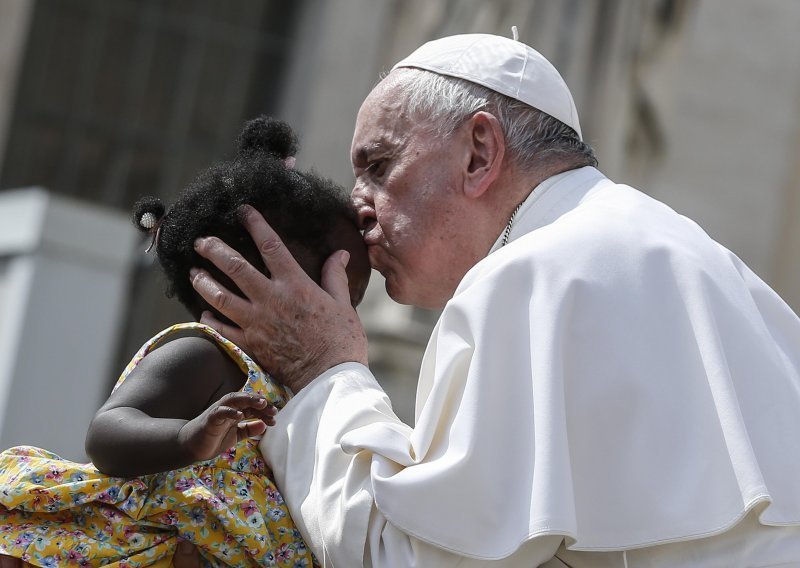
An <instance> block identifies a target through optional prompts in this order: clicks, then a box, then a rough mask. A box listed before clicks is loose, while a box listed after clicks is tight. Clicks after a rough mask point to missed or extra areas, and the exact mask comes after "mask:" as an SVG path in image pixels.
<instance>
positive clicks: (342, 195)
mask: <svg viewBox="0 0 800 568" xmlns="http://www.w3.org/2000/svg"><path fill="white" fill-rule="evenodd" d="M237 145H238V153H237V156H236V157H235V158H234V159H232V160H228V161H222V162H219V163H216V164H214V165H212V166H211V167H210V168H208V169H207V170H205V171H203V172H201V173H200V174H199V175H198V176H197V178H195V180H194V181H192V182H191V183H190V184H189V185H188V186H187V187H186V189H185V190H184V191H183V192H182V193H181V194H180V195H179V196H178V198H177V199H176V201H175V203H173V204H172V206H170V207H169V209H167V208H165V207H164V205H163V203H162V202H161V200H159V199H158V198H156V197H152V196H146V197H142V198H141V199H140V200H139V201H137V202H136V204H135V205H134V207H133V223H134V225H135V226H136V227H137V228H139V229H140V230H142V231H145V232H149V233H150V234H152V235H153V238H154V243H153V244H154V248H155V251H156V255H157V257H158V260H159V263H160V264H161V267H162V268H163V270H164V273H165V276H166V278H167V290H166V293H167V296H170V297H172V296H175V297H177V298H178V300H179V301H180V302H181V303H183V305H184V306H186V308H187V309H188V310H189V311H190V312H191V313H192V315H193V316H194V317H195V318H199V316H200V313H201V312H202V311H203V310H205V309H211V308H210V307H209V306H208V304H207V303H206V302H205V301H204V300H203V299H202V298H201V297H200V296H199V295H198V294H197V293H196V292H195V291H194V289H193V288H192V286H191V283H190V281H189V269H190V268H192V267H197V268H204V269H206V270H208V271H209V272H210V273H211V274H212V275H213V276H214V277H215V278H216V279H217V280H218V281H219V282H220V283H222V284H223V285H225V286H226V287H228V288H229V289H231V290H232V291H234V292H238V289H237V288H236V287H235V286H234V285H233V283H232V282H231V281H230V280H229V279H228V278H227V277H225V275H224V274H222V273H221V272H220V271H218V270H217V269H216V268H215V267H214V266H213V265H212V264H211V263H210V262H208V261H207V260H205V259H204V258H202V257H201V256H200V255H198V254H197V253H196V252H195V250H194V242H195V240H197V239H198V238H200V237H205V236H216V237H219V238H220V239H222V240H223V241H225V243H227V244H228V245H229V246H231V247H233V248H235V249H236V250H237V251H239V253H240V254H242V256H244V257H245V258H246V259H247V260H248V261H249V262H250V263H251V264H252V265H253V266H255V267H256V268H258V269H260V270H262V271H264V270H265V267H264V263H263V261H262V259H261V255H260V254H259V253H258V250H257V248H256V246H255V244H254V243H253V241H252V239H251V238H250V235H249V234H248V233H247V231H246V230H245V229H244V227H243V226H242V224H241V223H240V221H239V216H238V210H239V208H240V206H241V205H244V204H248V205H251V206H253V207H254V208H255V209H257V210H258V211H260V212H261V214H262V215H264V217H265V219H266V220H267V222H268V223H269V224H270V226H271V227H272V228H273V229H274V230H275V231H276V232H277V233H278V234H279V235H280V237H281V238H282V239H283V241H284V242H285V243H286V244H287V246H289V247H290V249H292V250H293V252H295V254H296V253H297V251H298V250H299V251H301V252H302V253H303V255H304V256H305V258H312V259H313V260H314V262H315V263H316V265H317V266H316V268H315V269H314V270H313V271H310V275H311V276H312V278H314V279H317V280H318V278H319V271H320V269H321V265H322V262H324V260H325V259H326V258H327V257H328V255H330V253H332V252H333V251H334V250H336V246H335V245H336V243H332V242H331V241H330V235H331V234H332V233H333V229H334V227H335V226H336V225H337V223H340V222H342V221H343V220H346V221H348V222H351V223H353V224H355V214H354V212H353V210H352V208H351V207H350V204H349V199H348V196H347V192H346V191H345V190H344V188H342V187H341V186H339V185H337V184H336V183H334V182H333V181H331V180H328V179H324V178H322V177H319V176H318V175H316V174H314V173H312V172H300V171H296V170H294V169H291V168H290V167H288V166H287V163H286V162H287V160H288V159H292V158H293V156H294V154H295V153H296V151H297V149H298V141H297V137H296V135H295V134H294V132H293V131H292V129H291V128H290V127H289V125H287V124H286V123H284V122H281V121H279V120H275V119H272V118H269V117H266V116H261V117H259V118H256V119H254V120H251V121H249V122H247V123H246V124H245V127H244V130H243V131H242V133H241V134H240V135H239V138H238V140H237ZM312 272H313V273H312ZM220 315H221V314H217V316H218V317H219V316H220Z"/></svg>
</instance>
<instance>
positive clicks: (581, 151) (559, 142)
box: [390, 68, 597, 172]
mask: <svg viewBox="0 0 800 568" xmlns="http://www.w3.org/2000/svg"><path fill="white" fill-rule="evenodd" d="M390 80H392V81H393V83H394V84H395V85H396V86H397V87H398V88H399V89H400V90H401V91H402V92H403V93H404V94H405V96H406V100H405V110H406V111H407V112H408V113H409V114H412V115H414V116H418V117H420V118H423V119H424V120H427V121H430V125H431V128H432V129H433V131H434V133H435V134H436V135H437V136H440V137H441V138H443V139H447V137H449V136H451V135H452V134H453V133H455V131H456V130H457V129H458V128H459V127H460V126H461V125H462V124H463V123H464V121H465V120H467V119H468V118H469V117H471V116H472V115H473V114H475V113H476V112H478V111H480V110H485V111H487V112H489V113H491V114H493V115H495V116H496V117H497V120H498V122H500V126H501V128H502V129H503V134H504V135H505V137H506V148H507V150H508V152H509V156H510V157H511V160H512V162H513V163H514V164H515V165H516V166H517V167H519V168H520V169H521V170H523V171H526V172H530V171H532V170H534V169H536V168H537V167H540V166H541V165H543V164H551V163H560V162H566V163H569V164H570V165H573V166H575V167H578V166H584V165H586V166H596V165H597V158H596V157H595V155H594V150H593V149H592V147H591V146H589V145H588V144H586V143H585V142H583V141H582V140H581V139H580V138H579V137H578V134H577V133H576V132H575V130H573V129H572V128H570V127H569V126H567V125H566V124H564V123H563V122H561V121H559V120H557V119H555V118H553V117H552V116H550V115H549V114H547V113H544V112H542V111H540V110H538V109H535V108H533V107H531V106H529V105H527V104H525V103H523V102H521V101H518V100H516V99H512V98H511V97H507V96H505V95H502V94H500V93H498V92H496V91H492V90H491V89H488V88H486V87H484V86H482V85H478V84H476V83H471V82H469V81H465V80H463V79H457V78H454V77H447V76H445V75H439V74H438V73H432V72H430V71H424V70H421V69H412V68H400V69H396V70H394V71H393V72H392V73H391V79H390Z"/></svg>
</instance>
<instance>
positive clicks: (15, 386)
mask: <svg viewBox="0 0 800 568" xmlns="http://www.w3.org/2000/svg"><path fill="white" fill-rule="evenodd" d="M512 25H516V26H517V27H518V28H519V33H520V39H521V40H523V41H525V42H526V43H528V44H530V45H531V46H533V47H535V48H536V49H538V50H539V51H541V52H542V53H543V54H544V55H545V56H546V57H548V58H549V59H550V60H551V61H552V62H553V63H554V64H555V65H556V67H557V68H558V69H559V70H560V71H561V73H562V75H563V76H564V78H565V79H566V81H567V84H568V85H569V86H570V88H571V89H572V92H573V94H574V96H575V100H576V104H577V107H578V110H579V113H580V116H581V124H582V127H583V131H584V136H585V138H586V139H587V140H588V141H589V142H590V143H591V144H592V145H593V146H594V147H595V148H596V150H597V155H598V158H599V161H600V169H601V170H603V172H604V173H605V174H606V175H608V176H609V177H611V178H612V179H614V180H616V181H618V182H623V183H628V184H631V185H634V186H636V187H637V188H639V189H641V190H642V191H644V192H646V193H648V194H650V195H653V196H654V197H656V198H658V199H660V200H662V201H665V202H666V203H668V204H669V205H671V206H672V207H673V208H675V209H676V210H678V211H679V212H681V213H684V214H686V215H688V216H689V217H692V218H693V219H695V220H696V221H698V222H699V223H700V224H701V225H702V226H703V227H704V228H705V229H706V230H707V231H708V232H709V233H710V234H711V235H712V236H713V237H714V238H716V239H717V240H718V241H720V242H721V243H722V244H724V245H725V246H727V247H728V248H730V249H731V250H732V251H734V252H735V253H736V254H738V255H739V256H740V257H742V258H743V259H744V260H745V262H747V263H748V264H749V265H750V266H751V267H752V268H753V269H754V270H755V271H756V272H757V273H758V274H759V275H760V276H761V277H762V278H764V279H765V280H766V281H767V282H768V283H769V284H771V285H772V286H773V287H774V288H775V289H776V290H778V292H779V293H780V294H781V295H782V296H783V297H784V298H785V299H786V301H787V302H788V303H789V304H790V305H792V306H793V307H794V309H795V310H797V309H798V308H800V261H798V258H797V256H796V254H795V251H797V250H798V248H800V159H799V158H800V119H799V118H798V116H800V112H799V111H800V34H798V32H797V30H800V2H797V1H796V0H759V1H753V0H294V1H292V2H286V1H279V0H236V1H235V2H229V1H224V0H0V448H6V447H9V446H12V445H18V444H29V445H37V446H41V447H45V448H48V449H51V450H54V451H56V452H58V453H61V454H62V455H63V456H64V457H67V458H71V459H75V460H83V459H85V455H84V454H83V436H84V433H85V429H86V426H87V425H88V422H89V420H90V419H91V417H92V415H93V414H94V411H95V410H96V409H97V408H98V407H99V405H100V404H101V403H102V401H103V400H104V399H105V397H106V396H107V395H108V392H109V391H110V388H111V386H112V385H113V383H114V381H115V380H116V378H117V376H118V375H119V372H120V371H121V369H122V368H123V367H124V366H125V364H126V363H127V362H128V361H129V360H130V358H131V356H132V355H133V354H134V353H135V351H136V350H137V349H138V348H139V346H141V344H142V343H143V342H144V341H146V340H147V339H148V338H150V337H151V336H152V335H154V334H155V333H156V332H157V331H159V330H160V329H162V328H164V327H166V326H167V325H169V324H171V323H174V322H178V321H184V320H186V319H188V316H187V314H186V313H185V312H184V311H183V308H182V307H181V306H180V305H179V304H178V303H177V302H175V301H173V300H169V299H166V298H165V297H164V295H163V281H162V280H161V277H160V274H159V272H158V269H157V267H156V266H155V265H154V264H153V259H152V257H151V256H149V255H146V254H145V253H144V249H145V248H146V246H147V244H148V243H146V242H144V241H143V240H142V238H141V237H140V235H139V233H137V232H136V231H135V230H134V229H133V227H132V226H130V222H129V221H128V213H129V211H130V207H131V205H132V204H133V202H134V201H135V200H136V198H137V197H138V196H139V195H141V194H154V195H158V196H160V197H162V198H164V199H166V200H170V199H171V197H172V196H173V195H174V194H175V192H176V191H178V190H179V189H180V188H181V187H182V186H183V185H184V184H185V183H186V182H187V181H188V180H190V179H191V178H192V177H193V176H194V175H195V174H196V173H197V171H198V170H199V169H200V168H203V167H205V166H207V165H209V164H210V163H211V162H212V161H214V160H218V159H221V158H224V157H226V156H229V155H230V154H231V152H232V151H233V143H234V140H235V137H236V135H237V133H238V131H239V129H240V127H241V125H242V122H243V121H244V120H246V119H248V118H251V117H253V116H255V115H258V114H262V113H267V114H271V115H273V116H277V117H279V118H283V119H285V120H288V121H289V122H290V123H291V124H292V125H293V126H294V127H295V129H296V130H297V131H298V132H299V133H300V135H301V147H302V148H301V153H300V155H299V156H298V167H301V168H309V167H313V168H315V169H317V170H318V171H320V172H321V173H323V174H325V175H326V176H329V177H332V178H334V179H336V180H337V181H338V182H340V183H342V184H344V185H345V186H350V185H351V184H352V182H353V178H352V173H351V170H350V164H349V158H348V154H349V145H350V139H351V136H352V128H353V125H354V121H355V116H356V113H357V111H358V107H359V106H360V103H361V101H362V100H363V98H364V97H365V96H366V94H367V93H368V92H369V90H370V89H371V87H372V86H373V85H374V84H375V82H376V81H377V79H378V77H379V74H380V73H381V72H382V71H387V70H388V69H390V68H391V65H392V64H393V63H394V62H396V61H397V60H399V59H400V58H402V57H404V56H405V55H407V54H408V53H410V52H411V51H412V50H413V49H415V48H416V47H417V46H418V45H420V44H421V43H423V42H425V41H427V40H429V39H433V38H437V37H441V36H444V35H450V34H454V33H464V32H491V33H497V34H503V35H509V36H510V34H511V31H510V29H511V26H512ZM359 311H360V313H361V316H362V318H363V320H364V322H365V325H366V327H367V330H368V334H369V337H370V345H371V354H370V356H371V362H372V363H371V366H372V368H373V371H374V373H375V374H376V376H377V377H378V378H379V379H380V380H381V382H382V383H383V384H384V386H385V388H386V390H387V391H388V392H389V394H390V396H391V398H392V400H393V402H394V405H395V408H396V410H397V412H398V413H399V415H400V416H401V417H402V418H404V419H405V420H406V421H408V422H412V421H413V399H414V391H415V382H416V374H417V371H418V368H419V363H420V359H421V355H422V350H423V349H424V346H425V342H426V340H427V338H428V334H429V332H430V329H431V327H432V326H433V323H434V321H435V319H436V317H437V314H436V313H432V312H427V311H424V310H418V309H412V308H408V307H405V306H399V305H396V304H394V303H392V302H391V301H390V300H389V299H388V298H387V297H386V295H385V293H384V291H383V285H382V282H381V281H380V275H378V274H377V273H375V274H374V278H373V282H372V284H371V286H370V290H369V293H368V296H367V298H366V300H365V301H364V303H363V304H362V306H361V308H360V309H359Z"/></svg>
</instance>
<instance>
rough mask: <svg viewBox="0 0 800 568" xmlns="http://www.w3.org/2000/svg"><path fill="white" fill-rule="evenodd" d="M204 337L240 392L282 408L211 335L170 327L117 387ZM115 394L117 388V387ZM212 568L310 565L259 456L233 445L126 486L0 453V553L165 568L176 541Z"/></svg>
mask: <svg viewBox="0 0 800 568" xmlns="http://www.w3.org/2000/svg"><path fill="white" fill-rule="evenodd" d="M187 329H190V330H197V331H199V332H201V333H204V334H206V335H209V336H210V337H212V338H214V339H215V340H216V341H218V342H219V343H220V345H222V347H223V348H224V349H225V351H226V352H227V353H228V354H229V355H230V356H231V357H232V358H233V360H234V361H236V362H237V364H238V365H239V367H240V368H241V369H242V370H243V371H244V372H246V373H247V381H246V383H245V386H244V387H243V390H245V391H250V392H256V393H259V394H261V395H263V396H265V397H266V398H267V399H268V400H269V401H270V402H271V403H272V404H274V405H276V406H278V407H281V406H282V405H283V404H285V402H286V399H287V395H286V393H285V391H284V390H283V389H282V388H281V387H280V386H278V385H277V384H276V383H274V382H273V381H272V379H271V378H270V377H269V375H267V374H266V373H264V372H263V371H262V370H261V369H260V368H259V367H258V365H256V363H255V362H254V361H253V360H252V359H251V358H250V357H248V356H247V354H245V353H244V352H243V351H242V350H241V349H240V348H239V347H237V346H236V345H234V344H233V343H231V342H230V341H228V340H226V339H224V338H223V337H222V336H220V335H219V334H218V333H217V332H216V331H214V330H213V329H212V328H210V327H208V326H205V325H202V324H199V323H188V324H178V325H174V326H172V327H170V328H168V329H166V330H164V331H162V332H161V333H160V334H158V335H157V336H155V337H154V338H153V339H151V340H150V341H148V342H147V343H146V344H145V345H144V346H143V347H142V349H141V350H140V351H139V352H138V353H137V354H136V356H135V357H134V358H133V360H132V361H131V362H130V363H129V364H128V366H127V367H126V369H125V371H124V372H123V373H122V376H121V377H120V379H119V381H118V382H117V386H119V385H120V384H121V383H122V382H123V381H124V380H125V378H126V377H127V375H128V374H129V373H130V371H131V370H132V369H133V368H134V367H135V366H136V365H137V364H138V363H139V361H141V360H142V358H143V357H144V356H145V355H146V354H147V353H149V352H150V351H151V350H152V349H154V348H155V347H156V346H157V345H158V344H159V343H160V342H161V341H162V340H163V339H165V338H166V337H168V336H169V335H172V334H173V333H176V332H178V331H182V330H187ZM115 388H116V387H115ZM179 536H180V537H181V538H183V539H185V540H188V541H191V542H192V543H194V544H195V545H196V546H197V548H198V549H199V550H200V554H201V556H202V558H203V560H204V562H205V564H206V565H208V566H237V567H239V566H241V567H244V566H278V567H292V568H301V567H309V566H316V562H315V561H314V558H313V556H312V554H311V552H310V550H309V549H308V548H306V546H305V543H304V542H303V539H302V537H301V536H300V533H299V531H298V530H297V528H296V527H295V526H294V524H293V523H292V520H291V518H290V517H289V513H288V510H287V508H286V505H285V504H284V502H283V499H282V497H281V495H280V493H279V492H278V490H277V488H276V487H275V484H274V483H273V481H272V477H271V472H270V471H269V469H268V468H267V466H266V464H265V463H264V460H263V458H262V457H261V454H260V453H259V450H258V440H255V439H246V440H243V441H241V442H239V443H238V444H237V445H236V446H234V447H232V448H230V449H229V450H227V451H226V452H224V453H223V454H221V455H219V456H217V457H216V458H214V459H211V460H208V461H204V462H198V463H195V464H193V465H191V466H188V467H185V468H182V469H178V470H173V471H168V472H165V473H159V474H153V475H147V476H142V477H137V478H132V479H123V478H118V477H109V476H107V475H104V474H102V473H100V472H99V471H98V470H97V469H95V467H94V466H93V465H92V464H79V463H75V462H71V461H67V460H64V459H61V458H60V457H59V456H57V455H55V454H53V453H51V452H48V451H46V450H41V449H39V448H33V447H27V446H20V447H16V448H11V449H9V450H6V451H5V452H2V453H1V454H0V554H6V555H10V556H14V557H17V558H21V559H23V560H24V561H26V562H29V563H31V564H34V565H36V566H46V567H60V566H71V567H74V566H101V565H103V566H116V567H119V568H136V567H140V566H156V567H161V566H163V567H168V566H171V564H172V556H173V554H174V552H175V546H176V544H177V541H178V537H179Z"/></svg>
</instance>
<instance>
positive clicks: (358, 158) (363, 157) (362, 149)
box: [353, 142, 383, 164]
mask: <svg viewBox="0 0 800 568" xmlns="http://www.w3.org/2000/svg"><path fill="white" fill-rule="evenodd" d="M382 149H383V144H381V143H380V142H373V143H372V144H363V145H361V146H359V147H358V148H356V151H355V153H354V154H353V162H354V163H358V164H361V163H365V162H367V161H368V160H369V156H370V154H374V153H375V152H378V151H380V150H382Z"/></svg>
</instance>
